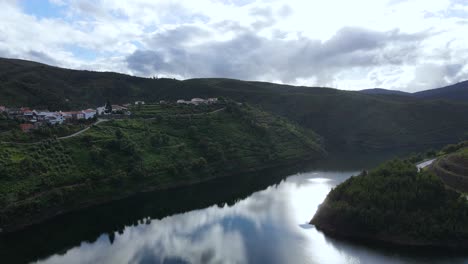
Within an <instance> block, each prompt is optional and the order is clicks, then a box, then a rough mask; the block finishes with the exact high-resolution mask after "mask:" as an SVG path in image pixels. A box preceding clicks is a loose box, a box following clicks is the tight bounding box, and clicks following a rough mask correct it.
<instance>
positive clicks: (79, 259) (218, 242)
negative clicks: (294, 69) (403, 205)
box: [39, 172, 350, 263]
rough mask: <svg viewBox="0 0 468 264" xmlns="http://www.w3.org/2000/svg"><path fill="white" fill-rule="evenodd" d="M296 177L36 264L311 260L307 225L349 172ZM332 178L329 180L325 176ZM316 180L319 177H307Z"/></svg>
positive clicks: (146, 222) (145, 222) (133, 228)
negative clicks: (236, 200)
mask: <svg viewBox="0 0 468 264" xmlns="http://www.w3.org/2000/svg"><path fill="white" fill-rule="evenodd" d="M319 174H320V177H322V178H323V177H325V179H328V180H329V181H311V177H313V176H315V175H313V174H311V173H305V174H299V175H296V176H293V177H290V178H288V179H287V180H285V181H282V182H281V183H279V184H277V185H274V186H270V187H268V188H266V189H265V190H263V191H260V192H256V193H254V194H252V195H251V196H250V197H249V198H247V199H244V200H241V201H238V202H237V203H236V204H234V205H233V206H228V205H227V204H225V205H224V206H222V207H219V206H211V207H208V208H205V209H202V210H195V211H191V212H187V213H182V214H176V215H173V216H169V217H165V218H162V219H159V220H151V221H150V220H149V219H147V218H144V219H141V220H140V221H139V223H140V224H139V225H137V226H126V227H125V228H124V230H123V231H122V232H121V233H118V232H115V233H113V234H112V235H110V236H109V235H102V236H101V237H99V238H98V239H97V241H95V242H93V243H86V242H85V243H82V244H81V245H80V246H78V247H75V248H73V249H71V250H69V251H67V252H66V254H64V255H55V256H52V257H50V258H47V259H44V260H42V261H39V263H98V262H99V263H155V262H156V263H248V262H250V263H287V262H289V263H300V262H303V261H304V260H312V258H311V257H312V256H311V255H310V254H309V252H308V250H305V249H306V246H307V244H308V238H307V235H305V234H304V232H303V229H301V228H300V227H299V226H298V223H306V222H308V221H309V220H310V217H311V215H312V214H313V212H314V211H315V210H316V207H317V205H318V204H319V203H320V202H321V201H322V200H323V197H324V196H325V195H326V194H327V193H328V191H329V189H330V188H331V186H332V185H335V184H336V183H337V182H338V181H341V180H342V179H345V178H346V177H347V176H349V175H350V173H342V174H340V173H325V172H321V173H319ZM328 176H333V177H334V179H333V180H331V179H329V178H326V177H328ZM312 179H320V178H312Z"/></svg>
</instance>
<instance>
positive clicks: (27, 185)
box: [0, 102, 325, 231]
mask: <svg viewBox="0 0 468 264" xmlns="http://www.w3.org/2000/svg"><path fill="white" fill-rule="evenodd" d="M131 111H132V116H131V117H127V118H123V119H118V120H117V119H116V120H108V121H106V122H101V123H99V124H98V125H93V126H91V127H90V128H89V129H87V130H86V131H84V132H83V133H81V134H79V135H77V136H74V137H64V138H53V137H49V138H48V139H43V138H42V137H39V140H37V141H34V139H35V138H31V139H29V140H28V139H23V141H22V142H20V143H15V142H4V141H5V140H3V137H6V138H8V140H11V137H10V135H8V133H7V134H4V133H3V134H1V135H0V146H1V147H0V157H1V159H0V228H1V229H3V230H4V231H11V230H14V229H18V228H21V227H23V226H25V225H29V224H32V223H34V222H39V221H42V220H44V219H47V218H50V217H53V216H55V215H57V214H61V213H64V212H67V211H70V210H76V209H78V208H81V207H87V206H91V205H94V204H99V203H104V202H107V201H110V200H113V199H120V198H124V197H126V196H129V195H132V194H135V193H137V192H143V191H151V190H156V189H167V188H174V187H178V186H183V185H190V184H193V183H197V182H202V181H207V180H210V179H213V178H219V177H225V176H233V177H235V176H236V175H240V174H242V173H245V172H251V171H258V170H263V169H269V168H276V167H281V166H285V165H291V164H295V163H301V162H304V161H310V160H316V159H319V158H321V157H323V156H324V155H325V152H324V151H323V148H322V145H321V139H320V137H319V136H317V135H316V134H315V133H313V132H312V131H310V130H307V129H303V128H301V127H299V126H297V125H294V124H292V123H291V122H288V121H287V120H285V119H284V118H280V117H277V116H275V115H272V114H269V113H267V112H264V111H261V110H258V109H256V108H253V107H251V106H249V105H245V104H243V105H240V104H238V103H234V102H222V103H219V104H216V105H211V106H196V107H193V106H189V105H177V104H153V105H148V104H147V105H144V106H142V105H140V106H135V107H134V108H132V109H131ZM27 135H28V136H30V137H37V135H35V134H33V133H31V134H27ZM24 136H25V135H23V137H24ZM25 142H26V143H25Z"/></svg>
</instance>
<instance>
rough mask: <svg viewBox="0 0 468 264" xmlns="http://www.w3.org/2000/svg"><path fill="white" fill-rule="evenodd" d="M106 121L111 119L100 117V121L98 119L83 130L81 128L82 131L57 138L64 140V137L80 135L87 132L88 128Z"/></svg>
mask: <svg viewBox="0 0 468 264" xmlns="http://www.w3.org/2000/svg"><path fill="white" fill-rule="evenodd" d="M106 121H109V119H98V121H96V122H95V123H94V124H92V125H91V126H89V127H87V128H85V129H82V130H80V131H78V132H76V133H73V134H71V135H68V136H64V137H59V138H57V139H58V140H62V139H67V138H72V137H76V136H78V135H80V134H82V133H84V132H86V131H87V130H88V129H90V128H91V127H92V126H94V125H98V124H100V123H102V122H106Z"/></svg>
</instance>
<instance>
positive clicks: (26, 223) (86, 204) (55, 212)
mask: <svg viewBox="0 0 468 264" xmlns="http://www.w3.org/2000/svg"><path fill="white" fill-rule="evenodd" d="M323 158H325V157H322V158H319V159H323ZM317 160H318V159H317V158H302V159H294V160H286V161H284V162H280V163H278V162H276V163H275V164H272V165H266V166H261V167H256V168H249V169H245V170H242V171H239V172H236V173H228V174H218V175H217V176H210V177H206V178H203V179H196V180H185V181H180V182H173V183H166V184H161V185H157V186H147V187H143V188H141V189H140V190H137V191H130V192H129V193H124V194H122V195H110V196H109V197H98V198H95V199H92V200H87V201H83V202H79V203H77V204H76V205H73V206H69V207H68V208H66V207H60V206H58V207H55V208H48V209H46V210H44V211H43V212H41V213H39V214H37V215H34V216H29V217H26V218H23V219H15V221H13V222H14V224H10V225H4V226H2V227H0V236H2V235H4V234H12V233H15V232H19V231H22V230H24V229H26V228H28V227H30V226H33V225H38V224H41V223H43V222H46V221H48V220H51V219H53V218H56V217H59V216H61V215H65V214H67V213H71V212H76V211H80V210H84V209H87V208H91V207H94V206H99V205H104V204H107V203H111V202H114V201H119V200H124V199H128V198H131V197H133V196H136V195H138V194H143V193H149V192H155V191H168V190H172V189H178V188H183V187H190V186H193V185H197V184H203V183H206V182H210V181H213V180H216V179H222V178H228V177H235V176H237V175H240V174H245V173H259V172H267V171H269V170H272V169H286V167H289V166H301V167H305V166H306V165H305V164H303V163H305V162H314V161H317Z"/></svg>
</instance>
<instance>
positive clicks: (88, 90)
mask: <svg viewBox="0 0 468 264" xmlns="http://www.w3.org/2000/svg"><path fill="white" fill-rule="evenodd" d="M193 97H228V98H231V99H233V100H236V101H239V102H248V103H250V104H252V105H255V106H258V107H261V108H262V109H263V110H266V111H269V112H272V113H275V114H278V115H281V116H283V117H286V118H288V119H289V120H291V121H294V122H296V123H298V124H300V125H301V126H303V127H305V128H309V129H312V130H313V131H315V132H317V133H318V134H320V135H321V136H322V137H323V138H324V139H325V144H326V146H327V148H328V149H330V150H337V151H342V150H351V151H356V150H357V151H375V150H388V149H396V148H406V147H409V148H415V147H428V146H438V145H444V144H448V143H453V142H458V141H459V140H460V139H461V138H462V137H463V136H464V134H465V132H466V131H468V120H467V118H466V116H468V104H460V103H453V102H449V101H444V102H442V101H433V100H429V101H426V100H419V99H417V98H410V99H408V98H407V97H404V96H398V95H385V96H382V95H369V94H363V93H359V92H349V91H340V90H336V89H330V88H319V87H296V86H289V85H278V84H273V83H264V82H249V81H239V80H231V79H191V80H186V81H178V80H173V79H145V78H138V77H132V76H127V75H123V74H117V73H102V72H89V71H75V70H66V69H60V68H56V67H50V66H47V65H43V64H38V63H33V62H27V61H21V60H10V59H0V105H1V104H6V105H16V106H21V105H28V106H33V107H36V108H40V107H44V108H45V107H49V108H51V110H54V109H68V108H78V107H88V106H91V107H96V106H97V105H102V104H103V103H104V102H105V101H106V100H107V99H110V100H111V101H112V102H115V103H127V102H132V101H134V100H143V99H144V100H146V101H149V102H157V101H159V100H176V99H190V98H193Z"/></svg>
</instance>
